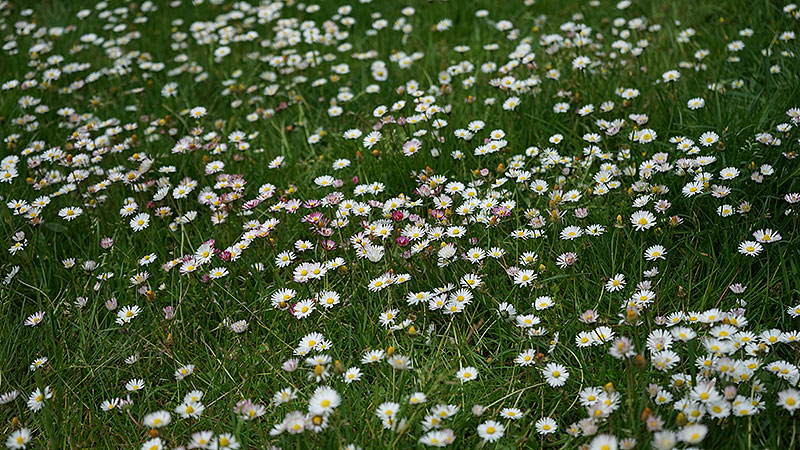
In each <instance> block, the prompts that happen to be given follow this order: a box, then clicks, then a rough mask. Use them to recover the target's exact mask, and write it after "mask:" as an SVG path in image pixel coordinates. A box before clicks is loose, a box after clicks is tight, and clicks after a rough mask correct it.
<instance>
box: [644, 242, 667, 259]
mask: <svg viewBox="0 0 800 450" xmlns="http://www.w3.org/2000/svg"><path fill="white" fill-rule="evenodd" d="M666 254H667V252H666V250H664V246H662V245H653V246H651V247H648V248H647V250H645V252H644V258H645V259H646V260H648V261H655V260H657V259H665V258H664V255H666Z"/></svg>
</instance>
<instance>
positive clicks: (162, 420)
mask: <svg viewBox="0 0 800 450" xmlns="http://www.w3.org/2000/svg"><path fill="white" fill-rule="evenodd" d="M171 421H172V417H171V416H170V415H169V413H168V412H167V411H156V412H152V413H150V414H147V415H146V416H144V419H142V423H143V424H144V425H145V426H148V427H150V428H162V427H165V426H167V425H169V423H170V422H171Z"/></svg>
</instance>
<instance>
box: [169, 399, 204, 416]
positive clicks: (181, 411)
mask: <svg viewBox="0 0 800 450" xmlns="http://www.w3.org/2000/svg"><path fill="white" fill-rule="evenodd" d="M205 409H206V407H205V406H203V404H202V403H200V402H191V403H183V404H181V405H178V406H177V407H176V408H175V413H176V414H178V415H180V416H181V417H183V418H184V419H188V418H190V417H191V418H193V419H196V418H198V417H200V415H201V414H203V411H205Z"/></svg>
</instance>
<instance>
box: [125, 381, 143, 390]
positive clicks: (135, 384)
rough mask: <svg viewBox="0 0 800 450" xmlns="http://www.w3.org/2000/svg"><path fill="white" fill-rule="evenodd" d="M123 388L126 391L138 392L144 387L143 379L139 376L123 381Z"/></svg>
mask: <svg viewBox="0 0 800 450" xmlns="http://www.w3.org/2000/svg"><path fill="white" fill-rule="evenodd" d="M125 389H126V390H127V391H128V392H138V391H140V390H142V389H144V380H142V379H141V378H133V379H131V380H129V381H128V382H127V383H125Z"/></svg>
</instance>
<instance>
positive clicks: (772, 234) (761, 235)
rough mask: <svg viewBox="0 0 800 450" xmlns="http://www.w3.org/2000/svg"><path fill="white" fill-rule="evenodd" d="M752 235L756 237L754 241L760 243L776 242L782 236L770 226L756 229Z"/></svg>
mask: <svg viewBox="0 0 800 450" xmlns="http://www.w3.org/2000/svg"><path fill="white" fill-rule="evenodd" d="M753 237H754V238H755V239H756V241H758V242H761V243H762V244H769V243H771V242H778V241H780V240H781V238H782V236H781V235H780V234H779V233H778V232H777V231H773V230H771V229H770V228H767V229H765V230H758V231H756V232H755V233H753Z"/></svg>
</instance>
